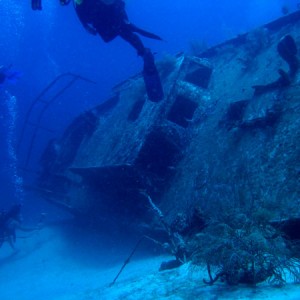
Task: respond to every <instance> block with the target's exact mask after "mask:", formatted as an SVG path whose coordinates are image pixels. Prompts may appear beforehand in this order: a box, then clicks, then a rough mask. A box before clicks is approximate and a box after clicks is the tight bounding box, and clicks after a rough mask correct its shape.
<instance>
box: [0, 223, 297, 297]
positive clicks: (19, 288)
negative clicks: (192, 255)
mask: <svg viewBox="0 0 300 300" xmlns="http://www.w3.org/2000/svg"><path fill="white" fill-rule="evenodd" d="M94 242H95V243H94ZM93 244H94V247H92V245H93ZM17 247H18V251H17V252H13V251H12V249H11V248H10V247H9V246H8V245H7V244H4V245H3V246H2V248H1V249H0V300H11V299H14V300H33V299H35V300H36V299H39V300H54V299H55V300H94V299H104V300H106V299H108V300H113V299H128V300H129V299H130V300H135V299H137V300H138V299H142V300H147V299H170V300H177V299H178V300H179V299H208V300H217V299H272V300H275V299H278V300H281V299H283V300H286V299H293V300H299V299H300V285H299V284H296V283H288V284H286V285H285V286H284V287H281V288H276V287H272V286H270V285H268V284H267V283H266V284H260V285H258V286H257V287H255V288H253V287H246V286H237V287H228V286H226V285H224V284H223V283H217V284H215V285H213V286H207V285H205V284H203V282H202V279H203V278H206V277H207V274H206V271H205V270H203V269H201V268H196V267H193V266H190V265H189V264H186V265H183V266H182V267H180V268H177V269H174V270H169V271H164V272H159V271H158V269H159V266H160V264H161V262H162V261H165V260H168V259H170V257H167V256H161V255H159V256H150V257H149V256H148V257H144V258H140V257H138V258H136V257H135V256H134V257H133V258H132V259H131V261H130V263H129V264H128V265H127V266H126V268H125V269H124V271H123V272H122V274H121V275H120V277H119V278H118V280H117V282H116V283H115V284H114V285H113V286H111V287H110V286H109V285H110V283H111V282H112V280H113V279H114V277H115V276H116V274H117V273H118V271H119V269H120V267H121V266H122V264H123V262H124V261H125V259H126V258H127V256H128V254H129V253H130V249H129V248H127V249H120V246H117V247H113V246H110V247H108V248H107V244H106V243H103V244H102V242H101V240H100V239H99V238H98V237H97V239H96V240H95V236H94V237H87V236H85V237H84V238H79V239H76V238H74V236H73V238H72V239H71V241H70V239H69V238H68V237H67V236H66V234H63V232H62V231H61V230H60V229H59V228H58V227H55V226H54V227H45V228H44V229H42V230H40V231H39V232H35V233H32V234H30V235H29V236H26V237H25V236H21V233H20V235H19V237H18V240H17Z"/></svg>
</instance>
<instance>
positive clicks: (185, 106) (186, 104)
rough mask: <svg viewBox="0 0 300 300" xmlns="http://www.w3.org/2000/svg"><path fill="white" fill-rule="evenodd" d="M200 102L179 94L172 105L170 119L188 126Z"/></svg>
mask: <svg viewBox="0 0 300 300" xmlns="http://www.w3.org/2000/svg"><path fill="white" fill-rule="evenodd" d="M197 107H198V104H197V103H196V102H194V101H192V100H190V99H188V98H186V97H183V96H178V97H177V98H176V100H175V102H174V104H173V106H172V107H171V109H170V111H169V114H168V120H169V121H172V122H174V123H176V124H178V125H180V126H182V127H185V128H186V127H188V126H189V122H190V121H191V120H192V118H193V116H194V113H195V110H196V109H197Z"/></svg>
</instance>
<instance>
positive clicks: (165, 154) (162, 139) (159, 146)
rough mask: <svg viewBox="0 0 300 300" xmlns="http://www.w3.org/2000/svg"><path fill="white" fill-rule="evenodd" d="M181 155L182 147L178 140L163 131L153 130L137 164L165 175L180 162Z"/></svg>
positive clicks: (157, 173)
mask: <svg viewBox="0 0 300 300" xmlns="http://www.w3.org/2000/svg"><path fill="white" fill-rule="evenodd" d="M175 139H176V138H175V137H174V140H175ZM179 157H180V148H179V146H178V145H177V144H176V141H173V140H172V137H171V136H166V134H165V133H163V132H161V131H153V132H152V133H150V134H149V136H148V137H147V139H146V141H145V143H144V145H143V148H142V149H141V151H140V154H139V157H138V158H137V160H136V165H137V166H138V167H139V168H141V169H143V170H144V171H146V172H151V173H154V174H156V175H158V176H159V177H165V176H166V175H168V174H169V173H170V170H171V169H172V168H173V167H174V165H175V164H176V163H177V162H178V160H179Z"/></svg>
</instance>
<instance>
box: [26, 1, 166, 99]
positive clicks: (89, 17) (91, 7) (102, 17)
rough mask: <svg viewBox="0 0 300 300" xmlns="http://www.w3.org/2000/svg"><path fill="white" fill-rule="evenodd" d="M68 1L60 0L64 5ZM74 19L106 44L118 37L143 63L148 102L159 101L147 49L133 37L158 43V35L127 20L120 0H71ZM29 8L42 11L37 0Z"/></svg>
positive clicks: (156, 77)
mask: <svg viewBox="0 0 300 300" xmlns="http://www.w3.org/2000/svg"><path fill="white" fill-rule="evenodd" d="M70 1H71V0H60V3H61V4H62V5H67V4H69V3H70ZM73 2H74V7H75V11H76V13H77V16H78V18H79V20H80V22H81V23H82V25H83V26H84V28H85V29H86V30H87V31H88V32H89V33H91V34H93V35H96V34H99V35H100V36H101V38H102V39H103V41H104V42H106V43H108V42H110V41H112V40H113V39H115V38H116V37H117V36H120V37H121V38H122V39H124V40H125V41H126V42H128V43H129V44H131V45H132V46H133V47H134V48H135V49H136V51H137V54H138V55H139V56H141V57H142V58H143V60H144V68H143V78H144V82H145V86H146V90H147V94H148V97H149V99H150V100H152V101H154V102H156V101H160V100H162V99H163V97H164V94H163V89H162V85H161V82H160V78H159V74H158V71H157V68H156V66H155V62H154V57H153V54H152V52H151V50H150V49H148V48H145V46H144V45H143V43H142V41H141V39H140V37H139V36H138V35H137V34H140V35H142V36H145V37H147V38H151V39H155V40H162V39H161V38H160V37H159V36H158V35H155V34H153V33H150V32H148V31H145V30H143V29H141V28H139V27H137V26H135V25H134V24H132V23H130V22H129V20H128V16H127V13H126V11H125V3H124V1H123V0H73ZM32 8H33V9H35V10H36V9H42V6H41V0H32Z"/></svg>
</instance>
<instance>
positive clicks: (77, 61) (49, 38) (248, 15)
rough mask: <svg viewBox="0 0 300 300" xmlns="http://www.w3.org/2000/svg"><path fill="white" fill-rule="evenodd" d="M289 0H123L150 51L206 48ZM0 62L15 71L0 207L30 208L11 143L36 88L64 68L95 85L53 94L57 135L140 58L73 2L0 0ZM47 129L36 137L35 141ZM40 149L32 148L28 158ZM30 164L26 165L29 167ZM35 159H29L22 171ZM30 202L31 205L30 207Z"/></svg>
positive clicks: (49, 119)
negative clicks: (96, 30)
mask: <svg viewBox="0 0 300 300" xmlns="http://www.w3.org/2000/svg"><path fill="white" fill-rule="evenodd" d="M298 2H299V1H296V0H248V1H247V0H243V1H237V0H225V1H221V0H151V1H150V0H128V1H126V3H127V12H128V15H129V19H130V20H131V22H133V23H135V24H136V25H138V26H140V27H142V28H144V29H146V30H149V31H151V32H154V33H156V34H158V35H160V36H161V37H163V39H164V41H163V42H159V41H154V40H149V39H145V38H144V39H143V41H144V43H145V45H146V46H147V47H150V48H151V49H152V50H153V51H154V52H156V53H157V58H158V59H159V58H160V57H163V55H165V54H176V53H178V52H181V51H185V52H189V51H190V45H191V42H193V41H204V42H205V43H206V44H207V45H209V46H211V45H214V44H217V43H219V42H222V41H224V40H226V39H229V38H232V37H234V36H236V35H237V34H240V33H244V32H246V31H248V30H250V29H252V28H254V27H257V26H259V25H262V24H264V23H266V22H269V21H271V20H273V19H276V18H278V17H280V16H282V7H283V6H286V7H288V9H289V11H290V12H292V11H295V10H296V9H298V7H297V6H299V4H298ZM0 14H1V19H0V20H1V25H2V26H1V31H0V36H1V38H0V49H1V51H0V65H9V64H13V68H14V69H16V70H19V71H21V72H22V74H23V76H22V78H21V79H20V80H19V81H18V82H17V83H15V84H9V83H4V85H2V86H1V88H0V99H1V103H0V119H1V123H0V134H1V140H0V143H1V147H0V182H1V185H0V192H1V199H0V208H1V207H8V206H10V204H11V203H15V202H23V203H24V204H26V203H27V204H28V205H25V207H27V208H26V209H27V211H28V212H29V213H30V212H34V211H35V210H36V207H37V206H38V205H37V204H35V205H33V204H32V203H34V199H32V195H31V194H27V193H26V192H25V191H23V189H22V183H23V182H24V181H25V182H27V181H29V182H30V178H31V177H32V176H33V175H32V174H31V173H28V172H25V173H24V172H23V171H22V170H21V169H20V168H19V167H20V166H22V164H23V163H24V160H25V156H26V143H28V140H27V141H26V138H27V136H26V135H25V138H24V139H25V140H24V141H23V143H24V144H25V146H23V148H21V151H20V152H19V153H17V150H16V145H17V143H18V139H19V135H20V132H21V129H22V126H23V122H24V116H25V114H26V112H27V110H28V108H29V106H30V104H31V102H32V101H33V100H34V99H35V97H36V96H37V95H38V93H39V92H40V91H41V90H42V89H43V88H44V87H45V86H46V85H47V84H48V83H49V82H51V80H53V79H54V78H55V77H56V76H58V75H59V74H61V73H64V72H72V73H76V74H80V75H81V76H84V77H86V78H89V79H91V80H93V81H95V82H96V84H88V83H80V85H79V86H78V87H77V88H75V89H73V90H71V91H70V92H69V93H68V95H67V97H64V98H62V99H60V100H59V101H58V102H56V103H55V104H54V105H53V106H51V109H50V110H49V112H48V114H47V116H46V117H45V119H46V121H45V123H46V124H47V127H49V129H52V130H54V133H53V134H52V135H53V136H55V135H56V136H57V135H59V134H60V133H62V131H63V129H64V128H65V126H66V125H67V124H68V122H70V120H72V118H73V117H74V116H76V115H77V114H79V113H80V112H82V111H84V110H86V109H89V108H91V107H93V106H94V105H96V104H98V103H100V102H102V101H104V100H105V99H107V98H108V97H109V95H110V93H111V89H112V87H113V86H114V85H116V84H118V83H119V82H120V81H122V80H124V79H126V78H128V77H129V76H132V75H134V74H135V73H137V72H140V70H141V68H142V61H141V59H140V58H139V57H137V54H136V53H135V50H134V49H132V48H131V46H130V45H129V44H127V43H126V42H124V41H123V40H121V39H120V38H117V39H115V40H114V41H112V42H111V43H109V44H105V43H104V42H103V41H102V40H101V39H100V37H95V36H92V35H89V34H88V33H87V32H86V31H85V30H84V29H83V27H82V25H81V24H80V22H79V21H78V19H77V16H76V14H75V11H74V8H73V6H72V5H69V6H67V7H62V6H61V5H60V4H59V1H50V0H48V1H47V0H43V10H42V11H32V10H31V6H30V1H20V0H9V1H6V0H0ZM50 137H51V134H50V133H44V134H42V135H40V136H38V137H37V138H38V141H39V140H40V141H41V143H40V144H41V145H43V144H44V143H45V140H47V139H49V138H50ZM41 151H42V149H39V148H38V149H37V150H36V153H34V156H35V157H38V156H39V155H40V152H41ZM31 164H32V165H31ZM35 164H36V161H34V159H33V160H32V161H29V164H28V166H27V167H28V169H34V168H35ZM29 204H30V205H29Z"/></svg>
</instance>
